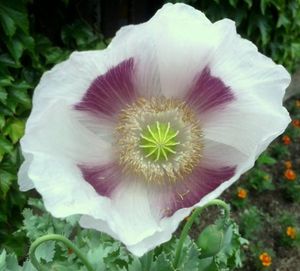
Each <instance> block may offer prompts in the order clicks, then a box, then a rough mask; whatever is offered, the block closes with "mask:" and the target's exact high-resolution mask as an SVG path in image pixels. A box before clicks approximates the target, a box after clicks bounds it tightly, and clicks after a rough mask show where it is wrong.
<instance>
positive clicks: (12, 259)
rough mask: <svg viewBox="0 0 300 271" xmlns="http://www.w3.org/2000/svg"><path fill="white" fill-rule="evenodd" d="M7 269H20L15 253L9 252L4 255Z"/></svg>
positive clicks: (10, 270) (19, 270)
mask: <svg viewBox="0 0 300 271" xmlns="http://www.w3.org/2000/svg"><path fill="white" fill-rule="evenodd" d="M6 268H7V271H21V270H22V269H21V267H20V266H19V264H18V259H17V257H16V255H15V254H9V255H8V256H7V257H6Z"/></svg>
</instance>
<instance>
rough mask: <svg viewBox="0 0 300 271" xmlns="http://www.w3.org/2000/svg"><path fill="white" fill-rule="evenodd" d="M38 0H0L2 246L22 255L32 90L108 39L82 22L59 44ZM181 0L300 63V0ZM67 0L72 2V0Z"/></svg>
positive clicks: (276, 55)
mask: <svg viewBox="0 0 300 271" xmlns="http://www.w3.org/2000/svg"><path fill="white" fill-rule="evenodd" d="M34 1H36V0H32V1H28V0H1V1H0V37H1V40H0V131H1V133H0V250H1V249H2V248H6V250H7V251H15V252H16V253H17V254H18V255H19V256H22V255H23V253H24V250H25V247H24V240H25V236H20V235H18V234H13V233H14V232H15V231H16V230H17V229H18V228H20V227H21V224H22V216H21V211H22V210H23V208H24V207H25V206H26V204H27V196H28V195H27V194H25V193H20V192H19V190H18V186H17V182H16V181H17V170H18V168H19V166H20V164H21V162H22V156H21V154H20V149H19V144H18V142H19V139H20V138H21V137H22V135H23V133H24V127H25V121H26V118H27V117H28V115H29V112H30V108H31V96H32V93H33V89H34V87H35V86H36V84H37V82H38V80H39V78H40V77H41V75H42V73H43V72H44V71H45V70H48V69H50V68H51V67H52V66H53V65H54V64H56V63H58V62H60V61H62V60H64V59H65V58H67V56H68V55H69V54H70V52H71V51H73V50H87V49H102V48H105V46H106V42H105V40H104V37H103V36H102V35H101V34H100V33H97V32H96V31H95V30H94V29H93V28H92V27H91V26H90V25H88V24H87V23H86V22H83V21H82V20H77V21H74V22H73V23H71V24H65V25H62V26H61V40H60V43H59V45H58V44H55V42H56V41H53V40H50V39H49V38H48V37H46V36H44V35H41V34H40V33H38V32H37V31H35V29H36V25H35V14H31V13H30V12H29V10H30V5H32V2H34ZM173 2H178V1H173ZM180 2H185V3H187V4H191V5H193V6H194V7H196V8H198V9H200V10H202V11H204V12H205V13H206V15H207V17H208V18H210V19H211V20H213V21H215V20H218V19H221V18H224V17H229V18H231V19H233V20H235V21H236V23H237V27H238V32H239V33H240V34H241V35H242V36H243V37H245V38H248V39H250V40H251V41H253V42H254V43H255V44H256V45H257V46H258V48H259V50H260V51H262V52H263V53H265V54H267V55H269V56H271V57H272V58H273V59H274V60H275V61H276V62H278V63H282V64H283V65H284V66H286V67H287V68H288V69H289V70H290V71H291V72H292V71H294V70H295V69H296V67H297V65H298V64H299V59H300V0H290V1H285V0H262V1H254V0H253V1H252V0H242V1H241V0H240V1H237V0H222V1H221V0H214V1H199V0H186V1H180ZM62 4H64V5H68V1H62ZM54 19H55V18H54ZM107 38H109V37H107Z"/></svg>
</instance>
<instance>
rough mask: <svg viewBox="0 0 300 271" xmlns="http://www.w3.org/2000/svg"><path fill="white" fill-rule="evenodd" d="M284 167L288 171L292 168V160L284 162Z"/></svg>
mask: <svg viewBox="0 0 300 271" xmlns="http://www.w3.org/2000/svg"><path fill="white" fill-rule="evenodd" d="M284 166H285V168H286V169H290V168H292V166H293V165H292V162H291V161H290V160H288V161H285V162H284Z"/></svg>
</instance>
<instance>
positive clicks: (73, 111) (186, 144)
mask: <svg viewBox="0 0 300 271" xmlns="http://www.w3.org/2000/svg"><path fill="white" fill-rule="evenodd" d="M289 82H290V76H289V74H288V73H287V71H286V70H285V69H284V68H283V67H282V66H281V65H276V64H275V63H274V62H273V61H272V60H271V59H269V58H267V57H265V56H264V55H262V54H260V53H259V52H258V51H257V48H256V46H255V45H254V44H253V43H251V42H249V41H247V40H245V39H242V38H241V37H240V36H239V35H238V34H237V33H236V28H235V24H234V22H233V21H231V20H228V19H224V20H221V21H218V22H216V23H211V22H210V21H209V20H208V19H207V18H206V17H205V15H204V14H203V13H201V12H200V11H197V10H195V9H193V8H192V7H189V6H187V5H184V4H175V5H173V4H166V5H165V6H163V8H162V9H160V10H159V11H158V12H157V13H156V14H155V15H154V17H153V18H152V19H151V20H149V21H148V22H147V23H143V24H139V25H130V26H126V27H123V28H122V29H121V30H120V31H119V32H118V33H117V35H116V37H115V38H114V39H113V40H112V42H111V44H110V45H109V46H108V48H107V49H105V50H103V51H89V52H75V53H73V54H72V55H71V56H70V58H69V59H68V60H66V61H64V62H63V63H61V64H58V65H56V66H55V67H54V68H53V69H52V70H51V71H49V72H46V73H45V74H44V75H43V77H42V79H41V81H40V83H39V85H38V86H37V88H36V90H35V93H34V97H33V109H32V112H31V115H30V117H29V119H28V122H27V125H26V131H25V135H24V137H23V138H22V140H21V146H22V151H23V154H24V157H25V161H24V163H23V165H22V167H21V169H20V171H19V184H20V188H21V190H28V189H32V188H35V189H37V191H38V192H39V193H40V194H41V195H42V197H43V200H44V203H45V206H46V208H47V210H48V211H49V212H50V213H51V214H52V215H53V216H55V217H66V216H69V215H73V214H81V215H82V216H81V219H80V224H81V226H82V227H86V228H93V229H96V230H99V231H103V232H105V233H107V234H109V235H111V236H112V237H114V238H116V239H118V240H120V241H121V242H123V243H124V244H125V245H126V247H127V248H128V249H129V250H130V251H131V252H132V253H133V254H135V255H137V256H141V255H143V254H144V253H145V252H147V251H149V250H151V249H153V248H154V247H155V246H157V245H159V244H161V243H163V242H166V241H168V240H169V239H170V238H171V235H172V233H173V232H174V231H175V230H176V228H177V227H178V224H179V223H180V221H181V220H182V219H183V218H184V217H186V216H187V215H189V214H190V212H191V210H192V209H194V208H195V207H197V206H203V205H204V204H206V203H207V202H208V201H210V200H212V199H214V198H216V197H218V196H219V195H220V194H221V193H222V192H223V191H224V190H225V189H226V188H227V187H229V186H230V185H231V184H232V183H234V182H235V181H236V180H237V179H238V178H239V177H240V175H241V174H242V173H244V172H245V171H247V170H248V169H250V168H251V167H252V166H253V164H254V161H255V159H256V158H257V157H258V156H259V154H260V153H261V152H262V151H263V150H265V148H266V147H267V146H268V145H269V144H270V142H271V141H272V140H273V139H274V138H276V137H277V136H278V135H279V134H281V133H282V132H283V131H284V130H285V128H286V126H287V125H288V123H289V122H290V118H289V114H288V113H287V111H286V109H285V108H284V107H283V106H282V98H283V95H284V92H285V89H286V87H287V86H288V85H289Z"/></svg>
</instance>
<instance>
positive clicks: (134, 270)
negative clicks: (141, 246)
mask: <svg viewBox="0 0 300 271" xmlns="http://www.w3.org/2000/svg"><path fill="white" fill-rule="evenodd" d="M141 270H143V269H142V264H141V261H140V260H139V259H138V258H133V261H132V262H131V263H130V264H129V265H128V271H141Z"/></svg>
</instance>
